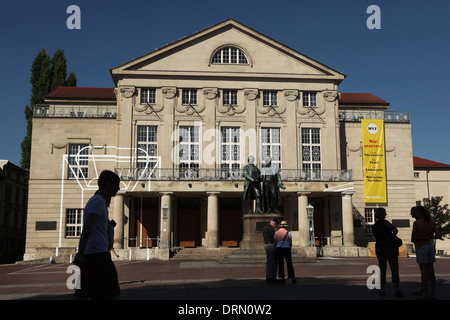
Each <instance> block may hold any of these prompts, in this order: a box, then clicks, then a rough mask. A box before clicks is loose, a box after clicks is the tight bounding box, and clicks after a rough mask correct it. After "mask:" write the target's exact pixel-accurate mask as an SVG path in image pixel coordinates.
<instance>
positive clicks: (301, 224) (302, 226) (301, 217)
mask: <svg viewBox="0 0 450 320" xmlns="http://www.w3.org/2000/svg"><path fill="white" fill-rule="evenodd" d="M310 194H311V192H297V195H298V233H299V237H300V239H299V246H300V247H306V246H308V214H307V212H306V206H307V205H308V195H310Z"/></svg>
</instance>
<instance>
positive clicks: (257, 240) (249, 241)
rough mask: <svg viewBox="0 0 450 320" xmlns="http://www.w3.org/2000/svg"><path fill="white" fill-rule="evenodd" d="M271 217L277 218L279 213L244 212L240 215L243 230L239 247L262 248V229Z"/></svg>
mask: <svg viewBox="0 0 450 320" xmlns="http://www.w3.org/2000/svg"><path fill="white" fill-rule="evenodd" d="M273 218H278V219H279V218H280V215H279V214H276V213H268V214H257V213H253V214H244V215H243V216H242V224H243V226H244V232H243V235H242V241H241V243H240V245H239V247H240V248H241V249H264V239H263V235H262V229H263V228H264V226H265V225H266V224H268V223H269V222H270V220H272V219H273Z"/></svg>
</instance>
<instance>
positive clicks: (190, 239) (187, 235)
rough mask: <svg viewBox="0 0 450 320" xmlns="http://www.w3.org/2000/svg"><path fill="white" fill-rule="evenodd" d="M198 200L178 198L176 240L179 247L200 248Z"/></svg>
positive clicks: (199, 209)
mask: <svg viewBox="0 0 450 320" xmlns="http://www.w3.org/2000/svg"><path fill="white" fill-rule="evenodd" d="M200 213H201V208H200V198H178V203H177V240H178V245H179V246H180V247H196V246H201V229H200V226H201V220H200Z"/></svg>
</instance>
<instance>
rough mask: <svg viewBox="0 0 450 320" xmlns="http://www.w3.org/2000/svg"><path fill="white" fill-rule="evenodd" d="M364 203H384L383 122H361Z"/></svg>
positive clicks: (385, 199)
mask: <svg viewBox="0 0 450 320" xmlns="http://www.w3.org/2000/svg"><path fill="white" fill-rule="evenodd" d="M361 129H362V152H363V157H362V158H363V176H364V202H366V203H386V202H387V198H386V158H385V152H384V150H385V148H384V123H383V120H371V119H363V120H361Z"/></svg>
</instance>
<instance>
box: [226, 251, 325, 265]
mask: <svg viewBox="0 0 450 320" xmlns="http://www.w3.org/2000/svg"><path fill="white" fill-rule="evenodd" d="M266 261H267V258H266V252H265V251H264V250H259V249H255V250H243V249H240V250H236V251H233V253H231V254H230V255H228V256H225V257H224V258H223V259H218V260H217V262H219V263H223V264H265V263H266ZM311 262H316V258H315V257H306V256H303V255H300V254H298V253H297V252H296V251H295V250H294V251H292V263H293V264H299V263H311Z"/></svg>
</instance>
